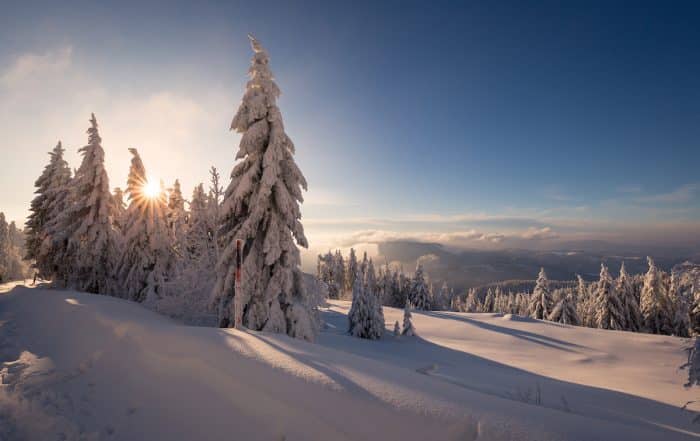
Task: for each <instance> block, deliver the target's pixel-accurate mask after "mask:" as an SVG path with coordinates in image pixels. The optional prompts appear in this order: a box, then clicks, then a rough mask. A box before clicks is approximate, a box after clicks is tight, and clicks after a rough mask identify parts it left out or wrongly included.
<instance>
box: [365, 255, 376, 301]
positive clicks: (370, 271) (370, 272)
mask: <svg viewBox="0 0 700 441" xmlns="http://www.w3.org/2000/svg"><path fill="white" fill-rule="evenodd" d="M365 271H366V273H365V284H366V285H367V291H368V292H370V293H372V295H374V297H378V294H379V291H378V289H377V273H376V272H375V270H374V262H372V259H369V263H368V264H367V268H366V270H365Z"/></svg>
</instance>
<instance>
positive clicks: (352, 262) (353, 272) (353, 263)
mask: <svg viewBox="0 0 700 441" xmlns="http://www.w3.org/2000/svg"><path fill="white" fill-rule="evenodd" d="M357 271H358V268H357V255H356V254H355V249H354V248H350V256H349V257H348V268H347V271H346V272H345V291H347V292H351V291H352V289H353V284H354V283H355V279H356V278H357Z"/></svg>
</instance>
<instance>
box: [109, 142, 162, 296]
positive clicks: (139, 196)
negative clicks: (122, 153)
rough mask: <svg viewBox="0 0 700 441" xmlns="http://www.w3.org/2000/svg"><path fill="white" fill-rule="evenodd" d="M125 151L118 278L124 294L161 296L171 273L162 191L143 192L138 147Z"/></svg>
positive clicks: (142, 173)
mask: <svg viewBox="0 0 700 441" xmlns="http://www.w3.org/2000/svg"><path fill="white" fill-rule="evenodd" d="M129 151H130V152H131V154H132V155H133V157H132V158H131V168H130V169H129V177H128V181H127V186H126V193H127V195H128V200H129V207H128V209H127V212H126V223H125V252H124V254H123V255H122V258H121V261H120V263H119V269H118V275H119V282H120V285H121V288H122V290H123V296H125V297H126V298H128V299H131V300H134V301H137V302H143V301H145V300H148V301H149V302H152V301H156V300H158V299H160V298H161V297H163V295H164V294H165V289H166V283H167V282H168V280H169V278H170V276H171V274H172V266H173V250H172V242H173V239H172V230H171V229H170V228H169V227H168V223H167V222H168V220H167V202H166V199H165V194H164V193H162V192H161V194H160V195H157V196H156V197H149V196H147V195H146V194H145V187H146V185H147V178H146V168H145V167H144V165H143V162H142V161H141V157H140V156H139V153H138V151H137V150H136V149H133V148H132V149H129Z"/></svg>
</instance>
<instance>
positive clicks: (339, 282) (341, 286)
mask: <svg viewBox="0 0 700 441" xmlns="http://www.w3.org/2000/svg"><path fill="white" fill-rule="evenodd" d="M333 267H334V271H333V274H334V276H335V277H334V282H335V285H336V286H337V287H338V297H339V298H340V297H343V295H344V294H345V261H344V259H343V254H342V253H341V252H340V250H336V252H335V256H334V258H333Z"/></svg>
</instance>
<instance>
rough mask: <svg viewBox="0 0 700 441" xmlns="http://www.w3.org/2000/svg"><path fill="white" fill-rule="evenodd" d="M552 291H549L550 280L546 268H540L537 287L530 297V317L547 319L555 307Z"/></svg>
mask: <svg viewBox="0 0 700 441" xmlns="http://www.w3.org/2000/svg"><path fill="white" fill-rule="evenodd" d="M553 306H554V305H553V304H552V293H551V292H550V291H549V281H548V280H547V274H545V272H544V268H540V273H539V275H538V276H537V282H536V283H535V289H534V290H533V291H532V294H531V297H530V317H532V318H536V319H540V320H546V319H547V318H548V317H549V314H550V313H551V312H552V309H553Z"/></svg>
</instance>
